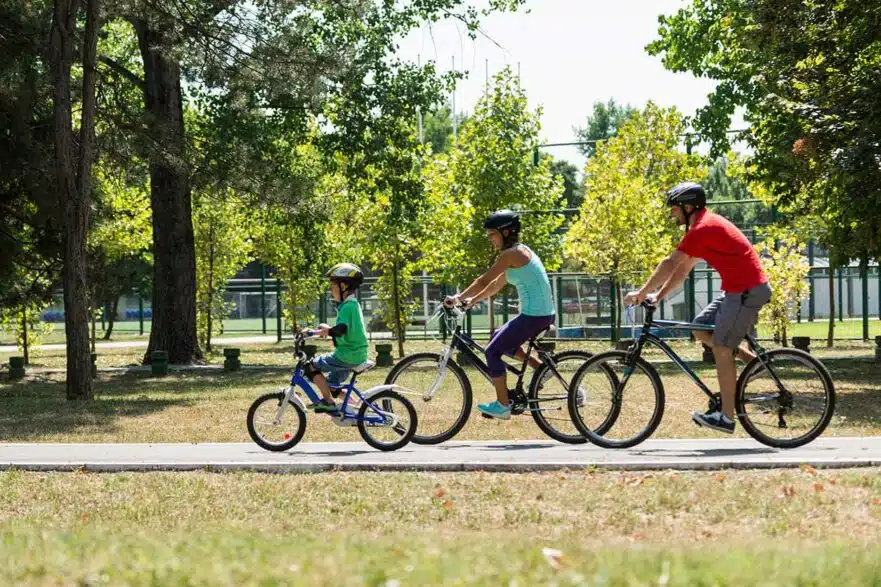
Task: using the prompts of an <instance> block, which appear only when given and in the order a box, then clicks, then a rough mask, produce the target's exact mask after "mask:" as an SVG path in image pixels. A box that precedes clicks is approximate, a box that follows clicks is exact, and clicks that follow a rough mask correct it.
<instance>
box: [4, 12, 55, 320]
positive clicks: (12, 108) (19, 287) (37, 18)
mask: <svg viewBox="0 0 881 587" xmlns="http://www.w3.org/2000/svg"><path fill="white" fill-rule="evenodd" d="M51 20H52V4H51V3H45V2H24V1H10V2H4V3H2V5H0V23H2V25H0V127H2V128H3V129H4V132H0V251H3V254H2V255H0V307H4V308H8V307H12V306H20V305H22V304H27V303H31V302H37V301H41V300H43V301H45V300H47V299H48V298H49V296H50V295H51V290H52V289H53V287H54V286H55V285H56V284H57V283H58V281H59V280H60V265H61V263H60V259H61V232H60V228H59V227H60V222H59V212H58V208H59V200H58V195H57V190H56V187H55V173H54V165H55V160H54V156H55V146H54V140H55V139H54V130H53V129H54V125H53V119H52V117H53V112H52V86H51V83H50V79H49V76H50V74H49V60H48V47H47V45H46V42H45V40H46V39H47V38H48V37H49V28H50V24H51Z"/></svg>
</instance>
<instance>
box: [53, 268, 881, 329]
mask: <svg viewBox="0 0 881 587" xmlns="http://www.w3.org/2000/svg"><path fill="white" fill-rule="evenodd" d="M813 260H819V261H821V262H822V261H824V260H825V259H823V258H819V259H817V258H815V259H813ZM829 271H830V270H829V268H828V267H824V266H814V267H812V268H811V269H810V272H809V275H808V277H807V281H808V283H809V285H810V296H809V298H808V299H807V300H805V302H804V303H802V304H801V307H800V308H799V311H798V313H797V316H796V317H795V319H794V324H793V327H792V329H791V332H790V335H791V336H811V337H812V338H825V336H826V333H827V330H828V324H829V316H830V313H831V314H833V315H834V318H835V331H834V337H835V339H838V340H861V339H862V340H868V339H870V338H872V337H874V336H877V335H881V272H879V269H878V267H877V266H876V265H868V266H866V267H859V266H853V267H845V268H841V269H836V270H835V271H834V275H833V278H832V281H831V287H832V288H833V290H834V291H833V295H834V304H830V291H829V288H830V279H829ZM549 276H550V279H551V286H552V288H553V292H554V301H555V307H556V314H557V327H558V328H559V335H560V336H561V337H568V338H576V339H612V338H613V336H625V337H626V336H628V335H629V333H630V322H633V321H635V322H636V323H637V324H639V323H640V320H641V319H642V315H641V313H640V312H639V311H636V312H634V313H632V315H631V314H630V313H628V312H626V311H625V308H623V304H622V303H621V300H620V299H616V297H615V295H614V291H615V288H614V285H613V282H612V280H611V279H609V278H605V277H597V276H591V275H587V274H583V273H552V274H550V275H549ZM375 283H376V279H375V278H367V279H366V280H365V283H364V285H363V286H362V287H361V289H360V290H359V292H358V296H359V299H360V301H361V306H362V309H363V312H364V318H365V324H366V326H367V329H368V333H369V334H370V337H371V338H374V339H381V338H390V337H391V330H392V328H391V326H390V325H388V324H386V323H385V322H384V321H383V319H382V316H381V304H382V302H381V300H380V299H379V297H378V296H377V295H376V293H375V292H374V284H375ZM634 285H635V284H628V283H624V284H622V286H621V288H620V290H621V292H622V295H623V293H624V292H626V291H627V290H628V289H629V288H630V287H631V286H634ZM720 286H721V280H720V278H719V276H718V274H717V273H715V272H714V271H713V270H711V269H706V268H704V269H695V271H694V272H693V275H692V277H690V278H689V279H688V280H687V281H686V283H685V285H684V286H683V288H682V289H680V290H679V291H677V292H676V293H674V294H673V295H672V296H670V297H669V298H668V299H667V300H664V301H663V302H662V304H661V308H660V312H659V313H660V316H661V317H662V318H664V319H668V320H691V319H692V318H694V316H695V315H696V314H698V313H699V312H700V311H701V309H702V308H703V307H704V306H706V305H707V304H708V303H709V302H710V301H712V300H713V299H714V298H715V297H716V296H718V295H719V294H720V289H721V287H720ZM772 286H773V284H772ZM284 290H285V285H284V284H283V283H279V282H277V281H276V280H275V279H274V278H262V279H233V280H230V282H229V283H228V288H227V291H226V293H225V294H224V299H225V301H226V302H228V303H229V304H230V307H231V308H232V312H231V314H230V315H229V317H227V318H226V319H225V320H224V321H223V331H222V334H224V335H236V334H241V335H246V334H247V335H253V334H274V335H275V336H276V338H277V339H278V340H281V338H283V337H287V336H290V334H291V326H292V325H289V324H287V323H286V321H285V320H284V319H283V313H282V312H280V311H279V310H280V307H279V294H280V293H281V292H283V291H284ZM454 292H455V288H452V287H449V286H445V285H442V284H438V283H434V282H433V280H432V279H431V277H430V276H422V277H417V278H416V279H414V281H413V284H412V287H411V289H410V291H409V292H408V295H407V296H406V297H407V300H408V302H409V303H412V304H413V305H414V307H415V308H416V310H415V311H414V312H413V313H412V315H411V319H410V322H409V324H408V325H407V336H408V338H411V339H418V338H430V337H437V336H439V335H440V332H439V324H438V323H437V322H436V321H435V322H431V321H430V318H431V316H432V314H433V313H434V312H435V311H436V310H437V307H438V304H439V303H440V301H441V300H442V299H443V296H444V295H446V294H448V293H454ZM283 300H284V296H282V304H283V303H284V301H283ZM492 303H493V314H494V316H493V322H494V325H495V327H496V328H498V327H499V326H501V325H502V324H504V323H505V322H506V321H507V320H509V319H510V318H513V317H514V316H516V315H517V313H518V311H519V306H518V301H517V298H516V295H514V296H509V295H507V294H504V293H503V294H502V295H498V296H496V297H494V298H493V300H492ZM622 312H625V315H624V316H622V317H621V318H622V320H621V323H622V329H621V331H618V332H614V331H613V328H612V325H613V324H615V323H616V322H617V321H618V317H619V315H620V314H621V313H622ZM306 313H308V314H311V315H312V316H313V317H314V320H313V322H319V321H321V322H332V320H333V317H334V316H335V310H334V305H333V303H332V301H331V300H330V298H329V296H323V297H322V298H321V299H319V300H316V301H315V302H314V303H312V304H310V305H308V306H306V307H303V308H298V314H299V315H301V316H302V315H305V314H306ZM44 317H45V318H46V319H48V320H49V321H61V320H63V316H62V314H61V304H60V300H59V301H58V303H57V304H56V305H55V306H53V308H50V310H49V311H48V312H46V313H45V314H44ZM150 317H151V311H150V300H149V299H144V298H142V297H140V296H138V295H137V294H132V295H129V296H123V298H122V299H120V301H119V306H118V310H117V315H116V320H115V324H114V332H115V333H120V334H147V333H149V331H150ZM106 318H107V317H106V316H105V317H102V319H101V320H100V322H99V326H98V328H99V329H100V330H102V331H103V330H104V329H105V328H106V325H107V320H106ZM466 327H467V328H468V329H469V331H470V332H471V333H472V335H474V336H477V337H481V336H488V335H489V333H490V330H491V328H490V316H489V303H488V302H483V303H481V304H478V305H477V306H476V307H475V308H474V309H472V310H471V311H470V312H469V314H468V316H467V319H466ZM759 336H760V338H769V337H770V336H771V333H770V332H769V331H768V330H767V329H765V328H762V327H761V326H760V328H759Z"/></svg>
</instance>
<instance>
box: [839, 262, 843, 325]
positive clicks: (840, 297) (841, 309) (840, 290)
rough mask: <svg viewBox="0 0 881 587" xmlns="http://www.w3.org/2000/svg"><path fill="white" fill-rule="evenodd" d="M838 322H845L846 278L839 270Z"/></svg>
mask: <svg viewBox="0 0 881 587" xmlns="http://www.w3.org/2000/svg"><path fill="white" fill-rule="evenodd" d="M838 321H839V322H844V277H843V276H842V275H841V267H839V268H838Z"/></svg>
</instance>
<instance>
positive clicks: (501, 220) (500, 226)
mask: <svg viewBox="0 0 881 587" xmlns="http://www.w3.org/2000/svg"><path fill="white" fill-rule="evenodd" d="M483 228H485V229H487V230H489V229H493V230H498V231H499V232H501V233H502V238H503V241H504V246H505V248H508V247H511V246H513V245H514V243H516V242H517V241H518V240H519V239H520V215H519V214H517V213H516V212H514V211H513V210H498V211H497V212H493V213H492V214H490V215H489V217H488V218H487V219H486V220H485V221H484V222H483ZM503 230H507V231H508V234H507V236H506V235H505V233H504V232H502V231H503Z"/></svg>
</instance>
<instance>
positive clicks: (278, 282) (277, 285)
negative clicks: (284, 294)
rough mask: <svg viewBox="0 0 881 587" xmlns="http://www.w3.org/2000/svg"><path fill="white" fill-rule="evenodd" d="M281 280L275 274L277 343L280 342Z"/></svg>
mask: <svg viewBox="0 0 881 587" xmlns="http://www.w3.org/2000/svg"><path fill="white" fill-rule="evenodd" d="M281 311H282V302H281V279H280V278H279V276H278V273H276V274H275V330H276V335H277V338H278V342H281Z"/></svg>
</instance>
